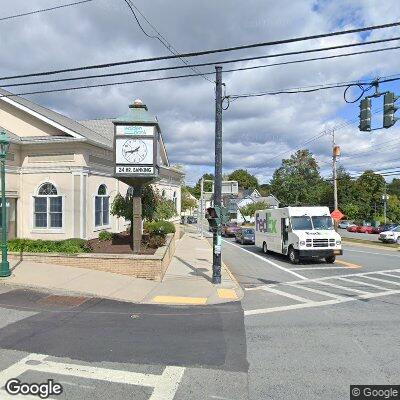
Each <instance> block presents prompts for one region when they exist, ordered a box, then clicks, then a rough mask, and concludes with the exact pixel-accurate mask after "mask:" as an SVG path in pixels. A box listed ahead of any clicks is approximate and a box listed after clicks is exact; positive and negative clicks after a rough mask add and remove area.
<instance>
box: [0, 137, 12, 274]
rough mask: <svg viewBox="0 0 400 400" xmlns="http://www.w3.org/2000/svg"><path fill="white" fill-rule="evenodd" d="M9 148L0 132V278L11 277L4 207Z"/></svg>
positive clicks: (8, 141) (6, 140) (5, 208)
mask: <svg viewBox="0 0 400 400" xmlns="http://www.w3.org/2000/svg"><path fill="white" fill-rule="evenodd" d="M9 147H10V139H9V138H8V135H7V133H5V132H0V163H1V264H0V277H1V278H5V277H7V276H10V275H11V271H10V265H9V263H8V260H7V207H6V157H7V153H8V149H9Z"/></svg>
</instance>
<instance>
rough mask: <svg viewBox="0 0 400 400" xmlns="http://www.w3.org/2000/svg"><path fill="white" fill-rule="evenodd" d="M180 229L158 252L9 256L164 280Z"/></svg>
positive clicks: (14, 253) (168, 237) (168, 238)
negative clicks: (144, 253)
mask: <svg viewBox="0 0 400 400" xmlns="http://www.w3.org/2000/svg"><path fill="white" fill-rule="evenodd" d="M177 239H179V231H178V230H177V232H176V233H175V234H172V233H171V234H169V235H167V240H166V243H165V246H163V247H160V248H158V249H157V250H156V252H155V254H154V255H133V254H132V255H131V254H92V253H82V254H63V253H23V254H20V253H16V252H9V253H8V255H9V259H10V260H16V261H22V260H25V261H32V262H40V263H46V264H59V265H67V266H71V267H76V268H86V269H94V270H98V271H106V272H112V273H114V274H120V275H129V276H133V277H136V278H144V279H150V280H154V281H161V280H162V278H163V276H164V274H165V271H166V270H167V268H168V265H169V263H170V261H171V259H172V256H173V255H174V252H175V242H176V240H177Z"/></svg>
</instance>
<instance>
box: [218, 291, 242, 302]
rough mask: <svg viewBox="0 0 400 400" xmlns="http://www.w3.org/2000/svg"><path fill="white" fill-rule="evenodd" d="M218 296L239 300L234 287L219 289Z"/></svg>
mask: <svg viewBox="0 0 400 400" xmlns="http://www.w3.org/2000/svg"><path fill="white" fill-rule="evenodd" d="M217 293H218V297H220V298H221V299H230V300H237V299H238V296H237V294H236V292H235V291H234V290H233V289H217Z"/></svg>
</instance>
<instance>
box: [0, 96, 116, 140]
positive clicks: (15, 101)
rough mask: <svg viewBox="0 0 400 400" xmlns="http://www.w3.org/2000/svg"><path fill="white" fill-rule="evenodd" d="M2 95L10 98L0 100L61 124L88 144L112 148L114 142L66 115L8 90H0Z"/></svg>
mask: <svg viewBox="0 0 400 400" xmlns="http://www.w3.org/2000/svg"><path fill="white" fill-rule="evenodd" d="M0 95H1V96H9V97H0V100H2V101H5V102H7V103H9V104H12V105H14V106H18V105H19V106H22V107H24V108H27V109H29V110H31V111H33V112H35V113H37V114H39V115H41V116H43V117H44V118H46V119H49V120H51V121H53V122H55V123H56V124H59V125H61V126H62V127H65V128H67V129H68V130H71V131H73V132H75V133H77V134H78V135H80V136H83V137H84V138H85V139H86V140H87V141H88V142H92V143H94V144H97V145H102V146H105V147H109V148H111V147H112V142H110V141H109V140H107V139H106V138H104V137H102V136H100V135H99V134H98V133H97V132H95V131H93V130H91V129H89V128H87V127H86V126H84V125H82V124H80V123H79V122H77V121H75V120H73V119H72V118H69V117H66V116H65V115H62V114H59V113H58V112H56V111H53V110H50V109H48V108H46V107H43V106H40V105H39V104H36V103H33V102H32V101H30V100H27V99H24V98H23V97H20V96H16V95H13V94H12V93H11V92H8V91H7V90H4V89H1V88H0ZM10 95H11V96H10Z"/></svg>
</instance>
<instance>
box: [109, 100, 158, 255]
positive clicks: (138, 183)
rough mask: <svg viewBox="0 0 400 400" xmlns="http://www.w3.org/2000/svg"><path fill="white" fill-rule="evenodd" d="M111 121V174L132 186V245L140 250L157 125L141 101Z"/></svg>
mask: <svg viewBox="0 0 400 400" xmlns="http://www.w3.org/2000/svg"><path fill="white" fill-rule="evenodd" d="M129 109H130V110H129V112H128V113H127V114H126V115H123V116H122V117H119V118H117V119H116V120H114V121H113V123H114V176H115V178H117V179H118V180H120V181H121V182H124V183H126V184H127V185H129V186H131V187H132V227H131V232H132V242H133V243H132V245H133V253H135V254H138V253H140V244H141V240H142V198H141V196H142V189H143V185H145V184H147V183H150V182H152V181H154V180H156V179H157V178H158V175H159V157H160V156H159V154H160V151H159V146H160V127H159V125H158V121H157V119H156V118H155V117H154V116H152V115H151V114H150V113H149V112H148V109H147V106H146V105H145V104H143V103H142V101H141V100H139V99H138V100H135V101H134V103H133V104H132V105H130V106H129Z"/></svg>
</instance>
